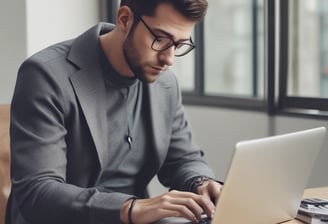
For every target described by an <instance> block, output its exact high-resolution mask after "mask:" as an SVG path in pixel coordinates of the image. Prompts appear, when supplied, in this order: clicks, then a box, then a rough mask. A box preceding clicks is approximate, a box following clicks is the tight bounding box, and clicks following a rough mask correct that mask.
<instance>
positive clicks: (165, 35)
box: [153, 28, 190, 42]
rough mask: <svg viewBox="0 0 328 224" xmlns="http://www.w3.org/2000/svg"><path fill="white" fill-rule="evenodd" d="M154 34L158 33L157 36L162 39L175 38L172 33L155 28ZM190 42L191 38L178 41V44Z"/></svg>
mask: <svg viewBox="0 0 328 224" xmlns="http://www.w3.org/2000/svg"><path fill="white" fill-rule="evenodd" d="M153 32H156V35H157V36H160V37H163V36H164V37H170V38H172V40H174V36H173V35H172V34H171V33H169V32H167V31H165V30H162V29H160V28H155V29H154V30H153ZM158 33H160V34H158ZM188 40H190V37H188V38H183V39H180V40H177V42H184V41H188ZM174 41H175V40H174Z"/></svg>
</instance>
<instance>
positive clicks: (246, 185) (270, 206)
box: [157, 127, 326, 224]
mask: <svg viewBox="0 0 328 224" xmlns="http://www.w3.org/2000/svg"><path fill="white" fill-rule="evenodd" d="M325 133H326V128H325V127H319V128H314V129H308V130H303V131H298V132H293V133H288V134H283V135H277V136H272V137H266V138H260V139H255V140H247V141H242V142H239V143H237V144H236V147H235V152H234V155H233V157H232V160H231V163H230V167H229V170H228V174H227V177H226V180H225V184H224V187H223V190H222V193H221V196H220V199H219V201H218V203H217V206H216V211H215V214H214V218H213V220H211V221H208V222H202V223H211V224H239V223H240V224H274V223H282V222H285V221H288V220H291V219H293V218H295V216H296V214H297V210H298V208H299V205H300V202H301V199H302V196H303V192H304V190H305V188H306V186H307V183H308V178H309V176H310V174H311V171H312V167H313V166H314V164H315V161H316V158H317V156H318V154H319V152H320V149H321V148H322V144H323V141H324V139H325V137H326V134H325ZM169 223H181V224H182V223H191V222H190V221H187V220H186V219H184V218H173V217H172V218H171V217H170V218H165V219H163V220H161V221H159V222H157V224H169Z"/></svg>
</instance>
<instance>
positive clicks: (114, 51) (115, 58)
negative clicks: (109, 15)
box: [100, 29, 134, 78]
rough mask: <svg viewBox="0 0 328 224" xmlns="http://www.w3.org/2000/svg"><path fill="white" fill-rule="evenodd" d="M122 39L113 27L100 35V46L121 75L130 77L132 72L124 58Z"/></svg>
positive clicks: (132, 75)
mask: <svg viewBox="0 0 328 224" xmlns="http://www.w3.org/2000/svg"><path fill="white" fill-rule="evenodd" d="M122 40H123V38H120V37H119V35H118V33H117V32H116V31H115V29H114V30H113V31H111V32H109V33H105V34H103V35H101V36H100V43H101V47H102V49H103V51H104V52H105V55H106V58H107V60H108V61H109V63H110V64H111V65H112V66H113V68H114V69H115V70H116V71H117V72H118V73H119V74H121V75H122V76H125V77H130V78H132V77H134V74H133V73H132V71H131V70H130V69H129V65H128V64H127V62H126V60H125V57H124V54H123V41H122Z"/></svg>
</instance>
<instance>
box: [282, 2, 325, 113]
mask: <svg viewBox="0 0 328 224" xmlns="http://www.w3.org/2000/svg"><path fill="white" fill-rule="evenodd" d="M280 8H281V34H282V35H281V44H282V45H283V46H285V47H281V52H280V58H284V59H285V61H281V62H282V63H281V74H280V75H281V78H280V79H281V81H280V109H283V110H287V111H288V110H289V111H293V112H297V110H298V111H299V112H302V113H307V114H324V113H326V112H324V111H327V110H328V41H327V40H328V1H326V0H311V1H308V0H289V1H283V0H282V1H281V6H280ZM304 110H307V111H304Z"/></svg>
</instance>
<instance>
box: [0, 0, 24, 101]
mask: <svg viewBox="0 0 328 224" xmlns="http://www.w3.org/2000/svg"><path fill="white" fill-rule="evenodd" d="M25 37H26V13H25V2H24V1H22V0H1V1H0V49H1V50H0V103H8V102H10V100H11V97H12V92H13V89H14V85H15V81H16V73H17V68H18V66H19V64H20V63H21V61H22V60H23V59H24V58H25V56H26V50H25V49H26V38H25Z"/></svg>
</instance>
